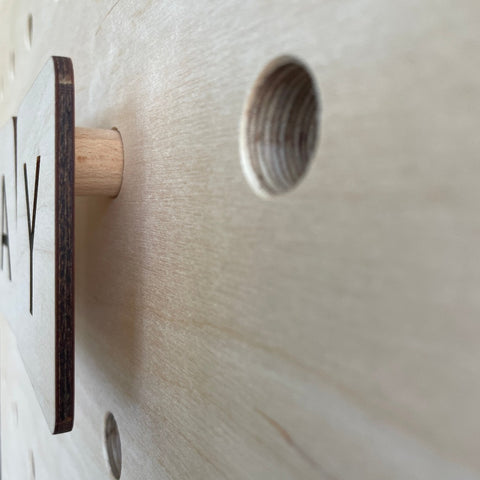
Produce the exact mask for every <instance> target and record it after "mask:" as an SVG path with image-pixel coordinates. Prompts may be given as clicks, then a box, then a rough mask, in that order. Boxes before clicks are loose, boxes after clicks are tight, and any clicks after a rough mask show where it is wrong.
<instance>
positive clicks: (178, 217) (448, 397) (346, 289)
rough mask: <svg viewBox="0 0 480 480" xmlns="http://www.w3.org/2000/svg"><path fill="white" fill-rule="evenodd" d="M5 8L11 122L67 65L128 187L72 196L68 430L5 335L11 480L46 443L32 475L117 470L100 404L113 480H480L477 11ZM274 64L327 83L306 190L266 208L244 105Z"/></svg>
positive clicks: (197, 5) (377, 3)
mask: <svg viewBox="0 0 480 480" xmlns="http://www.w3.org/2000/svg"><path fill="white" fill-rule="evenodd" d="M0 13H1V16H0V18H1V22H2V27H4V28H2V29H0V41H1V42H2V43H1V52H2V55H1V58H0V71H1V75H0V76H1V77H3V78H5V79H6V80H5V83H6V88H5V100H4V101H3V103H2V104H1V106H0V115H1V118H0V124H1V125H3V124H4V123H5V122H6V121H7V120H8V118H9V117H10V115H12V114H13V113H15V112H16V108H18V105H19V102H20V100H21V98H23V96H24V94H25V93H26V91H27V90H28V87H29V86H30V84H31V82H32V80H33V78H34V77H35V75H36V74H37V73H38V71H39V69H40V67H41V66H42V65H43V63H44V61H45V59H46V58H47V57H48V56H50V55H52V54H56V55H65V56H70V57H72V59H73V62H74V67H75V76H76V83H77V90H76V113H77V123H78V124H79V125H84V126H86V127H92V128H111V127H114V126H115V127H117V128H118V129H119V130H120V132H121V134H122V138H123V143H124V148H125V172H124V181H123V185H122V189H121V192H120V195H119V196H118V198H117V199H115V200H107V199H81V201H77V212H76V213H77V224H76V227H77V238H76V241H77V246H79V247H78V249H77V264H76V267H77V277H76V280H77V290H76V301H77V312H76V313H77V337H76V339H77V367H78V368H77V382H76V391H77V402H76V423H75V427H74V431H73V432H72V433H71V434H66V435H64V436H62V437H61V438H54V437H51V436H50V434H49V432H48V429H47V428H46V426H45V424H44V420H43V418H42V415H41V412H40V410H39V406H38V404H37V403H36V401H35V397H34V395H33V391H32V388H31V386H30V384H29V382H28V380H27V377H26V374H25V371H24V367H23V366H22V362H21V361H20V358H19V355H18V350H17V348H16V346H15V341H14V338H13V336H12V333H11V331H10V330H9V329H8V327H7V325H6V324H5V322H4V321H3V323H2V349H1V354H2V359H1V363H2V461H3V466H2V469H3V474H4V477H5V478H6V479H7V480H8V479H16V478H19V479H23V478H31V472H30V470H31V458H32V456H33V458H34V462H35V472H36V477H37V478H49V479H65V478H72V479H73V478H78V479H85V478H95V479H100V478H105V479H106V478H109V475H110V474H109V471H108V465H107V463H106V461H105V458H104V446H103V422H104V418H105V415H106V412H108V411H111V412H113V413H114V415H115V417H116V419H117V422H118V426H119V430H120V435H121V442H122V456H123V469H122V477H121V478H124V479H145V478H149V479H150V478H161V479H188V478H194V479H206V478H209V479H210V478H219V479H220V478H222V479H223V478H232V479H233V478H235V479H245V478H252V479H259V478H272V479H291V478H302V479H318V478H321V479H328V480H330V479H338V480H339V479H342V480H350V479H352V480H359V479H365V480H367V479H368V480H372V479H385V478H388V479H402V480H404V479H406V478H408V479H413V478H418V479H435V480H438V479H455V480H459V479H478V478H480V460H479V458H480V457H479V456H478V452H477V450H478V437H479V434H480V416H479V415H478V404H479V402H480V382H479V380H480V377H479V368H478V365H480V349H479V348H478V339H479V337H480V324H479V322H478V318H479V313H480V297H479V295H478V290H479V287H480V256H479V255H478V245H479V244H480V224H479V222H480V217H479V215H478V205H479V204H480V189H479V188H478V179H477V177H478V175H479V174H480V167H479V166H480V163H479V153H480V144H479V140H478V139H479V136H478V132H477V130H478V121H477V120H478V105H479V99H480V84H479V82H478V73H479V65H478V51H479V47H480V40H479V35H478V24H479V20H480V3H479V2H477V1H476V0H450V1H440V0H425V1H422V2H418V1H417V0H406V1H402V2H394V1H387V2H386V1H383V0H345V1H341V2H336V1H322V2H317V1H313V0H311V1H308V0H302V1H298V2H290V1H286V0H285V1H278V2H269V1H247V2H245V1H243V2H236V1H235V2H209V3H203V2H175V3H171V2H149V1H141V2H138V1H133V0H131V1H129V0H120V1H105V2H103V1H95V2H94V1H88V2H74V1H67V0H60V1H59V2H56V3H55V2H53V1H51V0H49V1H47V0H42V1H38V2H33V1H27V0H19V1H15V2H13V1H12V2H4V3H3V4H2V6H1V7H0ZM29 13H32V14H33V45H32V49H31V51H28V50H27V49H26V47H25V38H24V37H25V26H26V24H27V15H28V14H29ZM11 50H15V52H16V76H15V79H9V77H8V58H9V57H8V56H9V52H10V51H11ZM282 54H290V55H295V56H297V57H299V58H301V59H302V60H303V61H304V62H306V64H307V65H309V67H310V69H311V70H312V72H313V73H314V75H315V78H316V80H317V82H318V85H319V87H320V89H321V95H322V100H323V115H322V133H321V144H320V148H319V149H318V151H317V154H316V158H315V160H314V162H313V164H312V166H311V168H310V171H309V172H308V174H307V176H306V178H305V180H304V181H303V182H302V183H301V185H300V186H299V187H298V188H297V189H295V190H294V191H292V192H289V193H288V194H285V195H283V196H279V197H278V198H275V199H272V200H264V199H261V198H259V197H258V196H256V195H255V194H254V193H253V192H252V190H251V189H250V187H249V186H248V184H247V182H246V181H245V179H244V176H243V173H242V169H241V165H240V154H239V140H238V133H239V125H240V115H241V112H242V109H243V105H244V101H245V98H246V96H247V94H248V93H249V91H250V88H251V86H252V85H253V83H254V81H255V79H256V77H257V75H258V73H259V72H260V71H261V70H262V68H263V67H264V66H265V65H266V64H267V63H268V62H270V61H271V60H272V59H273V58H275V57H277V56H278V55H282ZM29 469H30V470H29ZM28 475H30V477H28Z"/></svg>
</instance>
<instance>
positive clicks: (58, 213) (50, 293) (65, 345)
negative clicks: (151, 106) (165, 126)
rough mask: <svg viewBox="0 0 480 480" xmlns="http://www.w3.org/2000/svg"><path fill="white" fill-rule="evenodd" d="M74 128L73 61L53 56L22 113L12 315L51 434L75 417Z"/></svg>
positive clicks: (20, 345) (24, 358)
mask: <svg viewBox="0 0 480 480" xmlns="http://www.w3.org/2000/svg"><path fill="white" fill-rule="evenodd" d="M65 69H66V71H67V75H66V76H65ZM73 129H74V125H73V72H72V69H71V63H70V61H69V60H68V59H60V58H56V57H54V58H52V59H50V60H49V61H48V62H47V64H46V65H45V67H44V68H43V69H42V71H41V72H40V74H39V76H38V77H37V78H36V80H35V82H34V84H33V86H32V88H31V89H30V91H29V92H28V93H27V95H26V97H25V98H24V99H23V101H22V104H21V106H20V109H19V112H18V117H17V169H16V178H17V198H16V207H17V216H16V237H15V262H14V264H13V275H14V279H15V282H14V288H15V291H14V298H15V300H14V301H11V302H10V303H12V304H15V314H14V315H8V319H9V322H10V324H11V326H12V329H13V331H14V333H15V336H16V339H17V343H18V347H19V351H20V354H21V356H22V359H23V361H24V363H25V366H26V369H27V372H28V374H29V376H30V380H31V382H32V384H33V387H34V389H35V393H36V395H37V399H38V401H39V403H40V406H41V407H42V410H43V413H44V415H45V418H46V420H47V423H48V426H49V428H50V430H51V431H52V433H60V432H62V431H68V430H70V429H71V427H72V423H73V148H74V146H73ZM65 132H67V135H65ZM13 158H14V157H10V160H9V161H10V162H13ZM2 165H3V164H2ZM14 185H15V181H11V180H10V181H9V190H11V189H12V187H13V186H14ZM9 203H11V202H10V200H9ZM12 207H13V204H12ZM12 207H9V208H10V210H12ZM12 211H13V210H12ZM13 219H14V216H13V215H12V220H13ZM9 220H10V217H9ZM12 225H13V222H12ZM9 227H10V224H9ZM4 250H5V249H4ZM4 253H5V252H4ZM2 276H3V277H6V273H5V268H4V270H3V271H2ZM4 283H5V279H2V285H3V284H4ZM2 289H3V286H2ZM2 293H3V291H2ZM2 296H3V295H2Z"/></svg>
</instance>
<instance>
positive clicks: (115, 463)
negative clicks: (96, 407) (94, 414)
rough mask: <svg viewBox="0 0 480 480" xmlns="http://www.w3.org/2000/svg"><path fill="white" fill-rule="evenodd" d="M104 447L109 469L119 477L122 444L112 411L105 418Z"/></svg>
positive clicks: (115, 476)
mask: <svg viewBox="0 0 480 480" xmlns="http://www.w3.org/2000/svg"><path fill="white" fill-rule="evenodd" d="M105 448H106V450H107V457H108V463H109V465H110V471H111V472H112V475H113V476H114V478H116V479H119V478H120V474H121V473H122V446H121V443H120V433H119V432H118V425H117V422H116V420H115V417H114V416H113V414H112V413H108V414H107V416H106V419H105Z"/></svg>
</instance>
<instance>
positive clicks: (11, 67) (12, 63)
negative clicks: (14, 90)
mask: <svg viewBox="0 0 480 480" xmlns="http://www.w3.org/2000/svg"><path fill="white" fill-rule="evenodd" d="M8 70H9V73H10V77H11V78H12V79H13V78H15V52H10V62H9V65H8Z"/></svg>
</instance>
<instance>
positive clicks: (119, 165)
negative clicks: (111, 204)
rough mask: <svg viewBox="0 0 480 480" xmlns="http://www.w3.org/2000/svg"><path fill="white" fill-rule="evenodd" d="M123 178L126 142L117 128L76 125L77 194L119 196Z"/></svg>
mask: <svg viewBox="0 0 480 480" xmlns="http://www.w3.org/2000/svg"><path fill="white" fill-rule="evenodd" d="M122 178H123V143H122V137H121V135H120V133H119V132H118V131H117V130H107V129H105V130H104V129H94V128H82V127H76V128H75V195H103V196H108V197H116V196H117V195H118V193H119V192H120V187H121V185H122Z"/></svg>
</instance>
